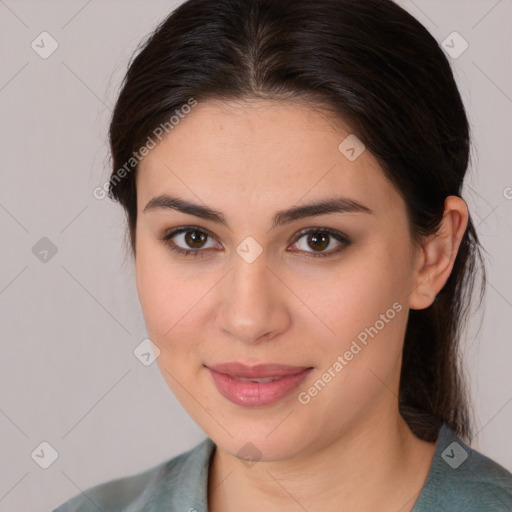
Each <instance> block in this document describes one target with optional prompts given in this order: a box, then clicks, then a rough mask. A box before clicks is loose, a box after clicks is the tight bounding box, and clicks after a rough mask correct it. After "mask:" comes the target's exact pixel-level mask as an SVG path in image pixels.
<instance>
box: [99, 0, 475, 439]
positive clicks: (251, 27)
mask: <svg viewBox="0 0 512 512" xmlns="http://www.w3.org/2000/svg"><path fill="white" fill-rule="evenodd" d="M191 98H194V99H195V101H205V100H207V99H209V98H215V99H221V100H222V99H225V100H246V99H258V98H262V99H277V100H283V101H284V100H287V99H298V100H302V101H308V102H311V103H315V104H320V105H323V106H324V107H325V108H326V109H329V110H330V111H333V112H335V113H336V114H337V115H338V116H339V117H340V118H341V119H343V120H344V121H345V122H347V123H348V124H349V126H350V127H351V129H352V131H353V132H354V133H355V134H356V135H357V137H358V138H359V139H361V140H362V141H363V143H364V144H365V145H366V147H367V148H368V149H369V150H370V151H371V152H372V153H373V154H374V155H375V157H376V158H377V159H378V161H379V163H380V165H381V166H382V168H383V170H384V172H385V174H386V176H387V178H388V179H389V180H390V181H391V182H392V183H393V184H394V186H395V187H396V189H397V190H398V191H399V193H400V194H401V196H402V197H403V198H404V200H405V203H406V205H407V213H408V217H409V223H410V229H411V234H412V238H413V240H414V241H415V242H421V240H422V239H424V237H425V236H427V235H432V234H435V233H436V232H437V230H438V228H439V225H440V221H441V219H442V216H443V211H444V200H445V198H446V197H447V196H449V195H455V196H459V197H460V195H461V189H462V184H463V178H464V175H465V173H466V169H467V166H468V161H469V150H470V138H469V126H468V120H467V117H466V113H465V110H464V105H463V103H462V100H461V97H460V94H459V91H458V89H457V86H456V83H455V80H454V77H453V74H452V71H451V68H450V64H449V62H448V60H447V58H446V56H445V55H444V53H443V51H442V50H441V48H440V47H439V45H438V43H437V42H436V40H435V39H434V38H433V37H432V36H431V35H430V33H429V32H428V31H427V30H426V29H425V27H423V25H421V24H420V23H419V22H418V21H417V20H416V19H414V18H413V17H412V16H411V15H410V14H408V13H407V12H406V11H405V10H404V9H402V8H401V7H399V6H398V5H396V4H395V3H393V2H392V1H391V0H293V1H290V0H188V1H186V2H184V3H183V4H181V5H180V6H179V7H178V8H177V9H176V10H175V11H174V12H172V13H171V14H170V15H169V16H168V17H167V18H166V19H165V20H164V21H163V22H162V23H161V24H160V25H159V26H158V27H157V28H156V29H155V31H154V32H153V33H152V34H150V36H149V37H148V38H147V39H146V40H145V41H144V42H143V43H141V45H140V46H139V48H138V49H137V51H136V53H135V54H134V56H133V57H132V60H131V62H130V65H129V69H128V71H127V74H126V76H125V78H124V81H123V84H122V87H121V92H120V94H119V97H118V100H117V103H116V105H115V109H114V112H113V116H112V120H111V125H110V132H109V136H110V146H111V152H112V160H113V161H112V163H113V171H112V176H111V178H110V182H109V197H110V198H111V199H114V200H117V201H119V202H120V203H121V205H122V206H123V207H124V208H125V210H126V215H127V222H128V227H129V235H130V245H131V250H132V253H133V255H134V256H135V226H136V222H137V191H136V187H135V174H136V172H137V159H135V158H133V155H134V154H136V153H137V152H138V151H139V150H140V148H141V147H143V146H144V145H147V144H148V141H150V140H152V139H155V133H156V132H155V130H158V127H159V126H161V125H163V124H165V123H167V126H169V119H170V117H171V116H172V115H173V114H174V113H175V112H176V111H179V110H180V108H182V107H183V105H186V104H188V103H189V101H190V99H191ZM156 142H158V141H156ZM121 168H124V169H125V172H123V173H121V174H122V175H123V176H122V179H120V177H119V176H120V173H119V170H120V169H121ZM480 267H481V275H482V276H483V280H482V288H481V290H482V293H483V290H484V286H483V285H484V284H485V273H484V268H483V261H482V256H481V252H480V247H479V242H478V238H477V234H476V231H475V228H474V226H473V223H472V222H471V219H470V220H469V225H468V228H467V230H466V232H465V234H464V237H463V239H462V242H461V245H460V249H459V252H458V255H457V258H456V260H455V265H454V267H453V271H452V273H451V275H450V277H449V279H448V281H447V283H446V284H445V286H444V287H443V289H442V290H441V291H440V293H439V294H438V296H437V298H436V300H435V301H434V303H433V304H432V305H431V306H430V307H429V308H427V309H424V310H418V311H416V310H411V311H410V316H409V320H408V325H407V331H406V334H405V344H404V350H403V362H402V372H401V379H400V391H399V405H400V412H401V414H402V415H403V417H404V418H405V420H406V421H407V422H408V424H409V426H410V427H411V429H412V430H413V431H414V432H415V433H416V435H417V436H418V437H420V438H422V439H425V440H434V439H435V438H436V437H437V433H438V427H439V425H440V423H441V422H446V423H447V424H448V426H449V427H450V428H452V430H453V431H454V432H455V433H456V434H457V435H459V436H460V437H461V438H463V439H466V440H468V439H469V438H470V436H471V425H470V414H469V409H468V402H467V392H466V388H465V385H464V381H463V378H462V372H461V369H460V361H459V349H458V344H459V339H460V337H461V330H462V327H463V325H464V322H465V319H466V316H467V313H468V311H469V305H470V299H471V296H472V291H473V287H474V277H475V273H476V271H477V270H478V269H479V268H480ZM481 298H482V296H480V299H481Z"/></svg>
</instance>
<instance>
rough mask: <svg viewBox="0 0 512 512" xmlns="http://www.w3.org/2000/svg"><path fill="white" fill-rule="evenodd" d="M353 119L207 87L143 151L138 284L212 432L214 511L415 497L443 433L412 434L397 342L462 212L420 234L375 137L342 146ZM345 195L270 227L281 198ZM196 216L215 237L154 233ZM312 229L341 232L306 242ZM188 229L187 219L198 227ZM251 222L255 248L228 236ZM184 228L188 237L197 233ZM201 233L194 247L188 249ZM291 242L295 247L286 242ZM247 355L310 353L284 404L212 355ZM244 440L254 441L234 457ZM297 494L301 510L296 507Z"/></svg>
mask: <svg viewBox="0 0 512 512" xmlns="http://www.w3.org/2000/svg"><path fill="white" fill-rule="evenodd" d="M350 133H351V132H350V128H349V127H348V126H346V125H345V124H344V123H343V122H342V121H341V120H339V119H337V118H334V117H333V116H332V115H331V114H327V113H326V112H322V111H321V110H319V109H318V108H317V109H314V108H312V106H311V105H308V104H305V103H299V102H291V101H288V102H284V101H281V102H275V101H270V100H255V101H251V102H243V103H241V102H238V103H235V102H224V103H222V102H220V101H213V100H211V101H208V102H204V103H199V104H198V105H197V106H196V107H195V108H194V109H193V110H192V112H191V113H190V114H188V115H187V116H186V118H185V119H183V120H182V121H181V122H180V123H179V124H178V125H177V126H176V127H175V128H174V129H173V131H172V132H171V133H170V134H169V135H168V136H167V137H166V138H165V139H163V140H162V142H160V143H159V144H158V145H157V146H156V147H155V148H154V149H153V150H152V151H151V152H150V153H149V154H148V155H147V156H146V157H145V158H144V159H143V160H142V162H141V163H140V166H139V169H138V173H137V180H136V186H137V194H138V218H137V228H136V277H137V290H138V294H139V298H140V301H141V306H142V310H143V313H144V318H145V322H146V326H147V330H148V335H149V337H150V338H151V340H152V341H153V342H154V343H155V345H156V346H157V347H158V348H159V350H160V351H161V352H160V356H159V357H158V358H157V363H158V365H159V368H160V370H161V372H162V375H163V377H164V379H165V380H166V382H167V383H168V385H169V387H170V388H171V390H172V391H173V392H174V393H175V395H176V397H177V398H178V400H179V401H180V402H181V404H182V405H183V407H184V408H185V409H186V410H187V412H188V413H189V414H190V416H191V417H192V418H193V419H194V420H195V421H196V423H197V424H198V425H199V426H200V427H201V428H202V429H203V430H204V432H205V433H206V434H207V435H208V436H209V437H210V438H211V439H212V440H213V441H214V442H215V443H216V445H217V449H216V451H215V455H214V458H213V462H212V464H211V467H210V473H209V496H208V506H209V510H210V512H220V511H222V512H230V511H239V510H245V511H249V512H250V511H258V512H261V510H262V508H261V507H262V505H264V506H265V510H267V511H270V512H272V511H274V510H276V511H277V510H279V511H282V510H290V511H291V510H298V511H299V510H303V509H306V510H308V512H312V511H320V510H322V511H326V510H338V508H339V504H340V503H343V504H344V510H345V511H366V510H368V511H369V510H371V511H372V512H378V511H390V510H396V511H398V510H400V511H401V512H405V511H408V510H411V509H412V508H413V505H414V502H415V501H416V499H417V497H418V494H419V492H420V491H421V488H422V486H423V485H424V483H425V479H426V477H427V474H428V470H429V468H430V465H431V462H432V457H433V453H434V449H435V443H427V442H424V441H421V440H420V439H418V438H416V437H415V436H414V434H413V433H412V432H411V430H410V429H409V428H408V426H407V424H406V423H405V421H404V420H403V419H402V418H401V416H400V415H399V413H398V398H397V397H398V386H399V375H400V365H401V351H402V346H403V339H404V333H405V328H406V324H407V316H408V311H409V309H411V308H412V309H422V308H426V307H428V306H429V305H430V304H431V303H432V302H433V300H434V298H435V296H436V294H437V293H438V292H439V291H440V290H441V288H442V287H443V285H444V283H445V282H446V280H447V279H448V276H449V275H450V272H451V269H452V266H453V263H454V259H455V256H456V253H457V250H458V247H459V243H460V240H461V238H462V236H463V234H464V231H465V228H466V226H467V219H468V213H467V208H466V205H465V203H464V201H462V200H461V199H459V198H456V197H453V196H450V197H448V198H447V199H446V202H445V215H444V218H443V223H442V225H441V228H440V230H439V233H437V234H436V235H435V236H432V237H430V238H429V239H428V240H425V241H424V242H423V243H422V244H414V243H413V242H412V240H411V237H410V233H409V225H408V219H407V215H406V209H405V203H404V201H403V200H402V198H401V197H400V195H399V193H398V191H397V190H396V189H395V188H394V187H393V185H392V184H391V183H389V182H388V180H387V179H386V178H385V176H384V174H383V172H382V169H381V168H380V166H379V164H378V162H377V160H376V159H375V158H374V156H373V155H372V154H371V153H370V151H369V150H365V151H363V153H362V154H361V155H360V156H359V157H358V158H357V159H356V160H354V161H349V160H348V159H347V158H346V157H345V156H344V155H343V154H342V153H341V152H340V151H339V150H338V145H339V144H340V142H341V141H343V140H344V139H345V137H346V136H347V135H349V134H350ZM165 193H167V194H172V195H173V196H177V197H180V198H183V199H186V200H189V201H192V202H195V203H198V204H201V205H203V206H205V205H207V206H209V207H211V208H214V209H216V210H220V211H222V212H223V213H224V215H225V216H226V219H227V221H228V227H226V226H223V225H221V224H217V223H215V222H213V221H210V220H204V219H200V218H198V217H195V216H193V215H191V214H186V213H183V212H178V211H176V210H172V209H163V208H160V209H153V210H148V211H146V212H144V208H145V206H146V204H147V203H148V201H149V200H150V199H151V198H153V197H155V196H157V195H160V194H165ZM337 195H343V196H345V197H348V198H350V199H353V200H357V201H359V202H361V203H363V204H364V205H366V206H367V207H368V208H370V209H371V210H372V213H371V214H369V213H361V212H353V213H330V214H323V215H321V216H315V217H309V218H306V219H299V220H295V221H293V222H292V223H290V224H287V225H283V226H278V227H275V228H273V229H272V218H273V216H274V214H275V213H276V212H277V211H279V210H282V209H285V208H289V207H291V206H294V205H297V204H303V203H306V202H311V201H316V200H321V199H328V198H331V197H334V196H337ZM190 225H192V226H196V227H197V228H201V229H203V230H206V231H207V233H209V234H211V236H212V237H213V238H210V237H208V238H207V240H205V241H204V243H203V246H204V248H201V247H202V246H201V244H198V245H193V246H190V244H187V242H186V240H185V238H184V235H177V236H175V237H174V238H173V239H172V241H174V243H175V244H176V245H178V246H180V247H182V248H185V249H191V248H196V250H199V251H201V250H202V251H203V253H202V254H203V256H202V257H201V255H200V256H199V257H190V256H189V257H185V256H182V255H179V254H177V253H174V252H173V251H172V250H171V249H170V248H169V245H166V243H165V242H163V241H162V240H161V239H160V238H161V237H162V236H163V235H164V234H165V233H166V232H169V231H170V230H171V229H172V228H177V227H180V226H190ZM305 228H330V229H332V230H335V231H339V232H340V233H343V234H344V235H346V236H347V237H348V238H349V240H350V244H349V245H344V244H341V243H340V242H338V241H336V239H334V238H332V237H331V238H330V239H329V245H328V246H325V248H324V249H322V250H321V252H322V251H323V252H324V253H327V252H329V251H333V250H335V249H336V248H339V247H342V250H341V251H340V252H338V253H336V254H334V253H332V256H328V257H325V258H322V257H316V258H315V257H312V256H310V255H311V254H315V253H316V252H317V251H315V246H314V245H311V244H310V243H308V237H307V235H306V236H302V237H301V238H300V239H297V238H298V237H297V234H298V233H299V232H300V231H301V230H303V229H305ZM192 231H193V230H192ZM248 236H251V237H253V238H254V239H255V240H256V241H257V243H258V244H259V246H260V247H261V248H262V250H263V252H262V253H261V254H260V255H259V256H258V257H257V258H256V259H255V261H253V262H252V263H247V262H246V261H245V260H244V259H243V258H242V257H240V256H239V254H238V253H237V252H236V248H237V247H238V246H239V244H240V243H241V242H242V241H243V240H244V239H245V238H246V237H248ZM189 242H190V240H189ZM170 243H172V242H168V244H170ZM198 247H199V249H197V248H198ZM287 249H288V251H287ZM397 302H398V303H399V304H401V305H402V306H403V307H402V309H401V311H400V312H399V313H397V314H396V315H395V316H394V318H393V319H392V320H390V321H389V322H388V323H386V324H385V327H384V328H382V329H381V330H380V331H379V332H378V334H377V335H376V336H375V337H374V338H373V339H369V341H368V344H367V345H366V346H365V347H364V348H363V349H362V350H361V351H360V352H359V353H358V354H357V356H355V357H354V358H353V359H352V360H351V361H349V362H348V364H347V365H346V366H345V367H344V368H343V370H342V371H340V372H339V373H337V375H336V377H335V378H333V379H332V380H331V381H330V382H329V383H328V384H327V385H326V386H325V387H324V388H323V389H322V390H321V392H319V393H318V394H317V395H316V396H315V397H314V398H312V399H311V401H310V402H309V403H307V404H301V403H300V402H299V401H298V398H297V394H298V392H299V391H303V390H307V389H308V388H309V387H311V386H312V385H313V383H314V382H316V381H317V380H318V379H319V378H320V377H321V376H322V374H323V373H324V372H325V371H326V370H327V369H328V368H329V367H332V365H333V363H334V362H335V361H336V360H337V357H338V355H340V354H344V353H345V352H346V351H347V350H348V349H349V348H350V345H351V343H352V341H353V340H354V339H356V337H357V335H358V334H359V333H361V332H362V331H364V329H365V328H367V327H369V326H374V325H375V323H376V321H377V320H379V318H381V317H380V315H381V314H383V313H385V312H386V311H387V310H388V309H389V308H391V307H392V305H393V304H394V303H397ZM226 361H240V362H244V363H246V364H255V363H261V362H263V363H270V362H274V363H282V364H289V365H297V366H312V367H314V369H313V371H312V372H311V374H310V375H309V377H308V379H307V380H306V382H305V383H304V384H302V385H301V386H300V389H297V390H296V392H293V393H291V394H289V395H288V396H287V397H285V398H284V399H282V400H281V401H279V402H278V403H276V404H273V405H269V406H264V407H256V408H249V407H241V406H238V405H235V404H233V403H231V402H230V401H228V400H226V399H225V398H224V397H223V396H221V395H220V394H219V392H218V391H217V389H216V387H215V385H214V384H213V380H212V378H211V375H210V374H209V372H208V370H207V369H206V368H205V367H204V366H203V365H204V364H215V363H220V362H226ZM247 442H251V443H253V445H255V446H256V447H257V449H258V450H259V452H260V454H261V455H258V457H260V458H259V459H258V461H257V462H256V464H254V465H248V464H246V463H245V462H244V461H242V460H240V459H239V458H238V457H237V453H238V451H239V450H240V449H241V448H242V447H243V446H244V445H246V443H247ZM301 507H302V508H301Z"/></svg>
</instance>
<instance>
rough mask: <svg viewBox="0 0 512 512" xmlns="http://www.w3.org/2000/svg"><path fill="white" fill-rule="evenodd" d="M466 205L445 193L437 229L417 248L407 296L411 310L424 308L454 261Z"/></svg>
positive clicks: (432, 297)
mask: <svg viewBox="0 0 512 512" xmlns="http://www.w3.org/2000/svg"><path fill="white" fill-rule="evenodd" d="M468 218H469V213H468V208H467V205H466V203H465V202H464V200H463V199H461V198H460V197H456V196H448V197H447V198H446V199H445V203H444V214H443V219H442V221H441V224H440V226H439V229H438V231H437V232H436V233H435V234H433V235H432V236H430V237H429V238H428V239H427V240H426V241H425V243H424V244H423V246H422V247H421V248H420V249H419V250H420V255H419V256H420V257H419V258H418V266H417V268H416V271H415V279H414V282H413V289H412V291H411V293H410V295H409V307H410V308H411V309H425V308H428V307H429V306H430V305H431V304H432V303H433V302H434V300H435V298H436V296H437V294H438V293H439V292H440V291H441V289H442V288H443V286H444V285H445V283H446V281H447V280H448V277H449V276H450V273H451V271H452V268H453V264H454V263H455V258H456V256H457V252H458V250H459V246H460V242H461V240H462V237H463V236H464V233H465V231H466V227H467V224H468Z"/></svg>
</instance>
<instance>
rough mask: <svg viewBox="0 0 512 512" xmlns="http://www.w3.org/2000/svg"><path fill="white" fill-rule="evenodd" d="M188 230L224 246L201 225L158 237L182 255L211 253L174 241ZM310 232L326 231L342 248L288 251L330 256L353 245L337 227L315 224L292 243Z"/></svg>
mask: <svg viewBox="0 0 512 512" xmlns="http://www.w3.org/2000/svg"><path fill="white" fill-rule="evenodd" d="M187 231H198V232H201V233H204V234H206V235H207V236H208V237H209V238H211V239H212V240H215V241H216V243H217V244H219V245H221V246H222V244H221V243H220V242H217V239H216V238H215V236H214V235H213V234H212V233H211V232H210V231H209V230H208V229H206V228H202V227H199V226H193V225H187V226H180V227H177V228H173V229H170V230H167V231H165V232H164V234H163V235H162V236H159V237H158V239H159V240H161V241H162V242H163V243H164V244H165V245H167V246H168V247H169V248H170V249H171V250H172V251H174V252H176V253H179V254H182V255H185V256H194V257H195V256H200V255H201V256H200V257H202V254H201V253H209V252H210V249H211V248H208V249H201V248H199V249H192V248H191V249H184V248H183V247H179V246H177V245H176V244H174V243H173V242H172V240H171V238H173V237H174V236H176V235H178V234H181V233H186V232H187ZM309 233H326V234H328V235H329V236H331V237H332V238H334V239H335V240H337V241H338V242H339V243H340V244H341V248H337V249H331V250H330V251H326V252H315V251H302V250H299V251H288V252H298V253H299V254H300V253H304V257H306V258H308V257H329V256H333V255H335V254H337V253H339V252H340V251H341V250H343V249H344V248H345V247H346V246H348V245H351V241H350V239H349V237H348V236H347V235H345V234H344V233H342V232H340V231H338V230H336V229H331V228H327V227H314V226H313V227H308V228H303V229H301V230H300V231H299V232H298V233H296V234H295V235H294V236H293V238H292V240H293V241H292V242H291V245H295V244H296V243H297V242H298V241H299V240H300V239H301V238H302V237H303V236H305V235H308V234H309Z"/></svg>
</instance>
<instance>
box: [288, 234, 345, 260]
mask: <svg viewBox="0 0 512 512" xmlns="http://www.w3.org/2000/svg"><path fill="white" fill-rule="evenodd" d="M303 238H305V244H304V245H305V246H306V247H313V248H314V250H313V251H312V252H310V251H308V250H306V249H304V248H303V249H301V250H303V251H304V252H306V253H308V256H313V257H318V256H320V257H322V256H323V257H325V256H331V255H333V254H336V253H338V252H340V251H341V250H343V249H344V248H345V247H346V246H347V245H349V244H350V242H349V240H348V238H347V237H346V236H345V235H342V234H341V233H339V232H337V231H333V230H331V229H327V228H322V229H320V228H314V229H308V230H306V231H303V232H302V233H299V236H298V238H297V240H296V242H295V243H294V245H296V246H299V244H298V242H299V241H300V240H301V239H303ZM334 241H337V242H338V248H336V249H334V250H330V251H326V250H325V249H327V248H329V247H331V249H332V243H333V242H334ZM299 249H300V247H299Z"/></svg>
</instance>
